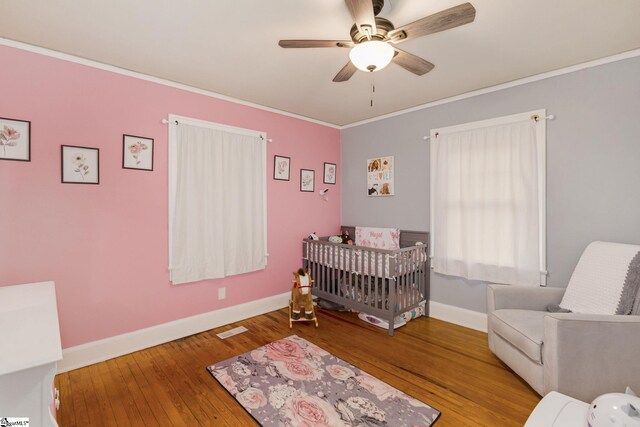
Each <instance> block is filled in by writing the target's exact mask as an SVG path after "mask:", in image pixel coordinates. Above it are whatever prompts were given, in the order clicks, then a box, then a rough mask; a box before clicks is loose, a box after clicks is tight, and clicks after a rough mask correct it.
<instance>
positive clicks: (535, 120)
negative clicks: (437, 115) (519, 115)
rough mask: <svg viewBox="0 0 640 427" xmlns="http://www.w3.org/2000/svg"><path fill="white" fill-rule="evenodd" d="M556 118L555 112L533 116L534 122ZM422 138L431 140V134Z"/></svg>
mask: <svg viewBox="0 0 640 427" xmlns="http://www.w3.org/2000/svg"><path fill="white" fill-rule="evenodd" d="M555 118H556V116H554V115H553V114H549V115H548V116H544V117H540V116H539V115H537V114H534V115H533V116H531V120H533V121H534V122H539V121H540V119H544V120H554V119H555ZM437 137H438V132H436V138H437ZM422 139H423V140H425V141H429V140H431V137H430V136H427V135H425V136H423V137H422Z"/></svg>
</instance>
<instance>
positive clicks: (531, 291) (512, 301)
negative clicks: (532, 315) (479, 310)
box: [487, 284, 565, 313]
mask: <svg viewBox="0 0 640 427" xmlns="http://www.w3.org/2000/svg"><path fill="white" fill-rule="evenodd" d="M564 291H565V288H541V287H522V286H509V285H497V284H490V285H487V313H491V312H492V311H495V310H501V309H504V308H510V309H515V310H536V311H547V306H548V305H549V304H560V301H562V296H563V295H564Z"/></svg>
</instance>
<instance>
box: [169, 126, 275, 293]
mask: <svg viewBox="0 0 640 427" xmlns="http://www.w3.org/2000/svg"><path fill="white" fill-rule="evenodd" d="M170 119H171V120H170V121H171V123H174V121H175V120H177V122H178V123H179V124H177V125H176V124H171V125H169V126H170V136H169V235H170V237H169V245H170V251H169V258H170V266H169V269H170V272H171V281H172V283H173V284H180V283H187V282H194V281H198V280H203V279H217V278H222V277H226V276H230V275H234V274H241V273H247V272H250V271H256V270H259V269H263V268H264V267H265V265H266V255H267V254H266V149H265V142H263V139H261V138H260V133H259V132H255V131H251V130H245V129H239V128H232V127H228V126H223V125H217V124H215V123H210V122H202V121H199V120H194V119H188V118H184V117H182V118H176V117H175V116H170ZM265 139H266V138H265Z"/></svg>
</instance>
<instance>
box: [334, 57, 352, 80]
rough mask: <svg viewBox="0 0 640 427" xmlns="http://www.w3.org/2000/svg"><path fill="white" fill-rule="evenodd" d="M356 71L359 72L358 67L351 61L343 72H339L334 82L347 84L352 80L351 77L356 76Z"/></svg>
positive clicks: (343, 68)
mask: <svg viewBox="0 0 640 427" xmlns="http://www.w3.org/2000/svg"><path fill="white" fill-rule="evenodd" d="M356 71H358V69H357V68H356V66H355V65H353V63H352V62H351V61H349V62H348V63H347V65H345V66H344V67H342V70H340V71H338V74H336V76H335V77H334V78H333V81H334V82H337V83H339V82H346V81H347V80H349V79H350V78H351V76H353V75H354V73H355V72H356Z"/></svg>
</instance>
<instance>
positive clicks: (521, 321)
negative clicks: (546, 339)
mask: <svg viewBox="0 0 640 427" xmlns="http://www.w3.org/2000/svg"><path fill="white" fill-rule="evenodd" d="M547 314H548V313H547V312H544V311H533V310H510V309H509V310H508V309H505V310H496V311H494V312H492V313H491V314H490V315H489V328H490V329H491V330H492V331H493V332H495V333H496V334H498V335H500V336H501V337H502V338H503V339H505V340H506V341H508V342H509V343H511V345H513V346H514V347H516V348H517V349H518V350H520V351H521V352H522V353H524V354H525V355H527V357H529V359H531V360H533V361H534V362H537V363H540V364H542V336H543V329H544V316H545V315H547Z"/></svg>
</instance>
